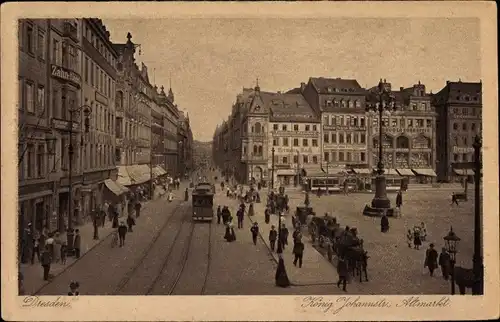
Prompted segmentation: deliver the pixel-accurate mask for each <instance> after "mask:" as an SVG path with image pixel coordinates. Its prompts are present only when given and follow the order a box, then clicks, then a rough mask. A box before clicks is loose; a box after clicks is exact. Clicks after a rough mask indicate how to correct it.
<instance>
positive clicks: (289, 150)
mask: <svg viewBox="0 0 500 322" xmlns="http://www.w3.org/2000/svg"><path fill="white" fill-rule="evenodd" d="M297 151H298V152H299V153H304V154H307V153H312V152H313V150H312V148H304V147H302V148H275V152H277V153H297Z"/></svg>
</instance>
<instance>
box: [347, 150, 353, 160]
mask: <svg viewBox="0 0 500 322" xmlns="http://www.w3.org/2000/svg"><path fill="white" fill-rule="evenodd" d="M346 154H347V158H346V161H347V162H350V161H352V160H351V152H346Z"/></svg>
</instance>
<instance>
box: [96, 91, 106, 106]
mask: <svg viewBox="0 0 500 322" xmlns="http://www.w3.org/2000/svg"><path fill="white" fill-rule="evenodd" d="M95 100H96V101H98V102H99V103H101V104H104V105H108V98H107V97H106V96H104V95H102V94H101V93H99V92H95Z"/></svg>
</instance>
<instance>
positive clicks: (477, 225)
mask: <svg viewBox="0 0 500 322" xmlns="http://www.w3.org/2000/svg"><path fill="white" fill-rule="evenodd" d="M472 146H473V147H474V255H473V259H472V262H473V266H472V271H473V273H474V284H473V286H472V295H483V287H484V283H483V276H484V268H483V256H482V248H481V242H482V240H481V238H482V236H481V235H482V229H483V228H482V226H481V221H482V220H481V219H482V218H481V217H482V214H481V168H482V160H481V149H482V147H483V142H482V139H481V137H480V136H479V135H476V137H475V138H474V144H473V145H472Z"/></svg>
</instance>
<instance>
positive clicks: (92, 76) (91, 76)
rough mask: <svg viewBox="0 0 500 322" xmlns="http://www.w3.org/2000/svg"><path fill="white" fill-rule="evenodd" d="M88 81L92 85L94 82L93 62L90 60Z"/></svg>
mask: <svg viewBox="0 0 500 322" xmlns="http://www.w3.org/2000/svg"><path fill="white" fill-rule="evenodd" d="M90 81H91V83H92V86H94V85H95V83H94V62H90Z"/></svg>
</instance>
